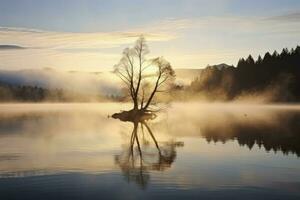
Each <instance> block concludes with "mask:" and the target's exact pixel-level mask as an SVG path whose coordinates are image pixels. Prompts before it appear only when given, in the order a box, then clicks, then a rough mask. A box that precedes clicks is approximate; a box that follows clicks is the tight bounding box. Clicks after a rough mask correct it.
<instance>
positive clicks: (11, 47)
mask: <svg viewBox="0 0 300 200" xmlns="http://www.w3.org/2000/svg"><path fill="white" fill-rule="evenodd" d="M21 49H26V48H25V47H21V46H18V45H9V44H2V45H0V51H2V50H21Z"/></svg>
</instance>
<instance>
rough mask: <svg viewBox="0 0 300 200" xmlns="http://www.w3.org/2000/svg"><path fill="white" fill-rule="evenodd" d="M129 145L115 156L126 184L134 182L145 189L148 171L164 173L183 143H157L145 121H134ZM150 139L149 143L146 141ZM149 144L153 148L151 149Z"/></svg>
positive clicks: (148, 176) (148, 178) (148, 177)
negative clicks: (177, 148)
mask: <svg viewBox="0 0 300 200" xmlns="http://www.w3.org/2000/svg"><path fill="white" fill-rule="evenodd" d="M132 123H133V130H132V133H131V136H130V140H129V145H128V146H127V148H125V149H124V151H123V152H122V153H121V154H119V155H116V156H115V162H116V164H117V165H119V166H120V168H121V170H122V172H123V174H124V176H125V177H126V179H127V181H128V182H131V181H134V182H136V183H137V184H138V185H140V186H141V188H146V187H147V184H148V182H149V180H150V174H149V171H164V170H166V169H168V168H170V167H171V165H172V163H173V162H174V161H175V159H176V147H181V146H183V145H184V144H183V142H175V141H169V142H161V143H160V142H158V141H157V139H156V138H155V135H154V133H153V132H152V130H151V128H150V127H149V125H148V124H147V122H146V121H141V122H140V121H134V122H132ZM147 138H150V142H149V141H148V140H147ZM151 142H152V143H153V146H155V148H154V149H153V148H151V147H152V146H151Z"/></svg>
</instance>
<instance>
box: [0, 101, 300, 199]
mask: <svg viewBox="0 0 300 200" xmlns="http://www.w3.org/2000/svg"><path fill="white" fill-rule="evenodd" d="M130 107H131V105H130V104H116V103H99V104H1V105H0V110H1V114H0V186H1V189H0V197H1V198H4V199H5V198H6V197H14V198H12V199H18V197H20V196H22V195H25V196H24V197H26V198H27V199H30V198H31V199H32V198H41V197H44V196H43V194H44V193H47V194H49V196H48V197H46V199H55V198H70V197H74V198H75V199H76V198H78V196H80V195H79V194H82V195H83V196H84V197H85V198H91V199H97V198H99V196H102V195H104V194H106V195H107V191H110V192H109V194H111V195H112V196H111V198H112V199H119V198H121V196H122V195H121V194H120V195H121V196H120V195H118V194H114V192H113V191H115V189H116V188H122V193H123V195H124V194H127V195H129V194H130V195H132V197H133V198H139V197H144V198H151V197H153V194H157V195H156V198H158V199H162V198H165V196H164V195H162V194H163V193H164V194H167V196H168V197H170V198H171V197H174V195H175V196H177V197H178V196H179V197H182V198H192V197H195V196H197V197H204V198H205V197H215V198H217V199H218V198H219V199H224V198H225V199H226V198H228V199H231V198H234V197H241V196H243V197H244V198H245V199H251V198H253V197H256V199H263V198H264V197H266V196H267V197H272V196H273V197H274V195H277V196H278V195H279V196H280V197H284V198H286V199H297V198H298V197H299V196H300V192H299V191H300V173H299V172H300V167H299V166H300V160H299V156H300V133H299V131H300V125H299V119H300V106H298V105H288V104H286V105H283V104H282V105H276V104H270V105H263V104H242V103H239V104H238V103H234V104H233V103H211V104H208V103H172V104H170V105H168V106H167V107H166V108H165V109H164V110H163V111H162V112H160V113H159V114H158V117H157V118H156V119H154V120H152V121H147V122H146V124H133V123H128V122H127V123H126V122H121V121H119V120H116V119H112V118H110V117H109V116H110V115H111V114H113V113H115V112H118V111H120V110H127V109H129V108H130ZM148 128H149V129H148ZM133 133H136V135H137V139H136V141H137V142H138V143H137V142H133V144H132V136H133ZM151 134H152V135H151ZM34 183H37V184H34ZM60 186H61V187H62V188H65V190H61V192H60V193H57V191H58V190H60V189H59V188H60ZM66 188H67V189H66ZM16 190H18V191H20V192H19V193H18V194H15V193H14V191H16ZM105 191H106V192H105ZM212 192H213V193H212ZM53 195H54V196H53ZM57 195H58V196H57ZM221 197H222V198H221ZM26 198H25V199H26Z"/></svg>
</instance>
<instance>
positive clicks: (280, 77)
mask: <svg viewBox="0 0 300 200" xmlns="http://www.w3.org/2000/svg"><path fill="white" fill-rule="evenodd" d="M188 89H190V90H191V91H192V92H194V93H199V92H202V93H205V94H206V95H207V96H208V98H221V99H223V100H232V99H234V98H236V97H238V96H239V95H242V94H246V93H249V94H251V93H252V94H253V93H259V92H262V94H271V93H272V98H271V99H270V100H272V101H299V100H300V47H299V46H297V47H296V48H295V49H291V50H289V49H287V48H284V49H283V50H282V52H281V53H278V52H277V51H274V52H273V54H270V53H269V52H267V53H266V54H265V55H264V56H263V57H262V56H260V55H259V56H258V58H257V60H254V59H253V57H252V56H251V55H249V56H248V57H247V58H246V59H244V58H241V59H240V60H239V61H238V64H237V66H236V67H233V66H231V67H226V68H221V69H220V68H217V67H207V68H205V69H204V70H203V71H202V72H201V74H200V76H199V77H197V78H196V79H195V80H193V81H192V83H191V85H190V87H189V88H188ZM270 91H272V92H270Z"/></svg>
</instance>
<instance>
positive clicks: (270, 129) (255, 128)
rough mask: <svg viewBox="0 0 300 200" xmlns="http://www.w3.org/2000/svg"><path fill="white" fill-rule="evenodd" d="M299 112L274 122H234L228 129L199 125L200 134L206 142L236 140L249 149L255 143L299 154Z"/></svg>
mask: <svg viewBox="0 0 300 200" xmlns="http://www.w3.org/2000/svg"><path fill="white" fill-rule="evenodd" d="M299 122H300V114H299V113H292V114H286V115H282V116H281V118H280V120H278V122H277V123H276V124H257V123H253V124H251V123H247V124H246V123H235V122H232V123H231V124H230V129H229V130H222V129H221V128H220V127H218V125H217V124H216V126H213V127H211V126H210V127H205V128H203V127H201V132H202V135H203V136H204V137H205V138H206V140H207V141H208V142H211V141H213V142H218V141H221V142H224V143H225V142H226V141H229V140H237V142H238V143H239V145H240V146H244V145H246V146H247V147H248V148H249V149H252V147H253V146H254V145H255V144H257V145H258V146H259V147H260V148H261V147H263V148H265V149H266V151H271V150H273V151H274V152H275V153H276V152H278V151H280V152H282V153H283V154H288V153H293V154H296V155H297V156H298V157H299V156H300V123H299Z"/></svg>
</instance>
